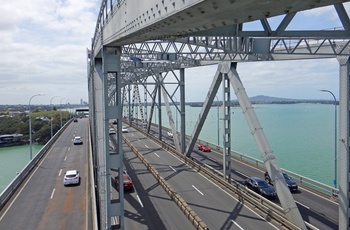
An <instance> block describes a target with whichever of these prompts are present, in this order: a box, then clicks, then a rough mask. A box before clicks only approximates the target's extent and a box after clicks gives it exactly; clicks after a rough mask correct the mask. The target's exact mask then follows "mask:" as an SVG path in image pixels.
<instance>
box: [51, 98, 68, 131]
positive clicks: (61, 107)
mask: <svg viewBox="0 0 350 230" xmlns="http://www.w3.org/2000/svg"><path fill="white" fill-rule="evenodd" d="M63 99H65V97H62V98H61V100H60V107H61V110H60V120H61V127H60V128H62V100H63ZM51 136H52V135H51Z"/></svg>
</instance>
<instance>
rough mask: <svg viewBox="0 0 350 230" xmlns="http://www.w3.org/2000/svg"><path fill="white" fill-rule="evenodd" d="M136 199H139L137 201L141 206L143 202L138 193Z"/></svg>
mask: <svg viewBox="0 0 350 230" xmlns="http://www.w3.org/2000/svg"><path fill="white" fill-rule="evenodd" d="M137 199H138V200H139V203H140V205H141V207H142V208H143V204H142V201H141V199H140V197H139V195H137Z"/></svg>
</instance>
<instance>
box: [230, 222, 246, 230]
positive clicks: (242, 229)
mask: <svg viewBox="0 0 350 230" xmlns="http://www.w3.org/2000/svg"><path fill="white" fill-rule="evenodd" d="M231 222H232V223H234V224H235V225H236V226H237V227H238V228H239V229H241V230H244V228H242V227H241V226H239V224H237V222H236V221H234V220H231Z"/></svg>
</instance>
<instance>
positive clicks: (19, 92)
mask: <svg viewBox="0 0 350 230" xmlns="http://www.w3.org/2000/svg"><path fill="white" fill-rule="evenodd" d="M100 4H101V0H84V1H76V0H31V1H28V0H15V1H4V2H2V3H1V7H0V15H1V17H0V43H1V45H0V55H1V59H0V104H2V105H5V104H8V105H12V104H28V103H29V100H30V98H31V97H32V96H33V95H36V94H45V95H43V96H37V97H34V98H32V100H31V104H50V102H51V103H52V104H65V103H71V104H78V103H80V100H81V99H82V100H84V101H88V86H87V57H86V49H87V48H90V47H91V38H92V37H93V34H94V30H95V25H96V20H97V12H98V10H99V7H100ZM345 6H346V9H347V12H350V7H349V3H346V4H345ZM278 20H279V18H278V17H277V18H275V19H272V20H271V21H270V22H271V25H272V27H273V25H274V22H275V21H278ZM320 22H322V23H320ZM249 26H251V27H252V28H254V27H255V26H257V24H254V23H251V25H248V27H249ZM340 26H341V24H340V21H339V19H338V18H337V16H336V14H335V10H334V8H333V7H323V8H319V9H314V10H311V11H305V12H301V13H298V14H297V16H296V17H295V18H294V20H293V22H292V23H291V25H290V26H289V28H290V29H300V30H301V29H329V28H334V27H340ZM216 68H217V67H216V66H206V67H200V68H192V69H186V71H185V75H186V93H185V94H186V101H203V100H204V97H205V96H206V94H207V92H208V89H209V86H210V84H211V79H212V76H214V74H215V72H216ZM237 70H238V73H239V75H240V77H241V80H242V82H243V85H244V86H245V89H246V91H247V93H248V96H256V95H265V96H273V97H283V98H295V99H332V97H331V95H327V93H322V92H320V91H319V90H320V89H327V90H330V91H332V92H333V93H334V94H335V96H336V98H339V96H338V95H339V64H338V61H337V60H336V59H318V60H307V61H305V60H298V61H278V62H256V63H239V64H238V69H237ZM203 78H205V80H203Z"/></svg>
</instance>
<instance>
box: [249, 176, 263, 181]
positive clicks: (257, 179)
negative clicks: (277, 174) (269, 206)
mask: <svg viewBox="0 0 350 230" xmlns="http://www.w3.org/2000/svg"><path fill="white" fill-rule="evenodd" d="M249 179H251V180H254V181H256V182H260V181H264V180H263V179H261V178H259V177H255V176H252V177H249Z"/></svg>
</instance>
